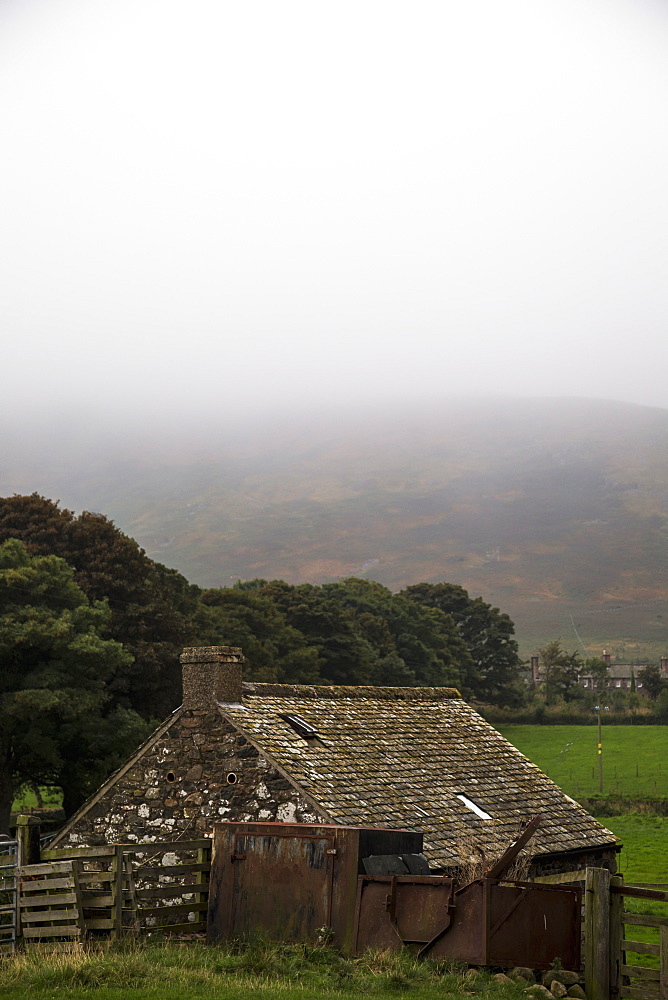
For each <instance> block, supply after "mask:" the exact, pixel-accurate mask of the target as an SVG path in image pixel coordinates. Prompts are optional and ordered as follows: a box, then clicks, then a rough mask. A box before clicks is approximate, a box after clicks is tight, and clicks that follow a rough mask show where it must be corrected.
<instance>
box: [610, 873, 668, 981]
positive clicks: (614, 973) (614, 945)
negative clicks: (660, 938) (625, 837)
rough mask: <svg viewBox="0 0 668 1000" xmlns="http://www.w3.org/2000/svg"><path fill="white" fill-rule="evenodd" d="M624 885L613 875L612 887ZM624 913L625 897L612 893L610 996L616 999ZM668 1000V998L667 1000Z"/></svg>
mask: <svg viewBox="0 0 668 1000" xmlns="http://www.w3.org/2000/svg"><path fill="white" fill-rule="evenodd" d="M623 885H624V878H623V876H622V875H613V876H612V877H611V879H610V887H611V888H612V887H613V886H616V887H617V888H620V889H621V887H622V886H623ZM623 913H624V897H623V896H622V895H621V894H620V893H616V892H611V893H610V996H613V997H616V996H617V994H618V993H619V987H620V985H621V983H620V978H619V966H620V964H621V956H622V938H623V936H624V934H623V929H624V925H623V924H622V915H623ZM667 1000H668V998H667Z"/></svg>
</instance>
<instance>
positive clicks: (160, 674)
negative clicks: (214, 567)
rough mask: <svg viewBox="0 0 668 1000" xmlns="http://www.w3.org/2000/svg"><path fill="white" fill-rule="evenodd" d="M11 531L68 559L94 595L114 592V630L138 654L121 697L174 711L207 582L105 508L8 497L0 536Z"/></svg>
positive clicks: (115, 691)
mask: <svg viewBox="0 0 668 1000" xmlns="http://www.w3.org/2000/svg"><path fill="white" fill-rule="evenodd" d="M7 538H18V539H20V540H21V541H22V542H23V543H24V544H25V546H26V548H27V550H28V552H30V554H32V555H55V556H59V557H60V558H62V559H64V560H65V561H66V562H67V564H68V565H69V566H71V567H72V569H73V570H74V580H75V582H76V583H77V584H78V585H79V587H81V589H82V590H83V591H84V593H85V594H86V595H87V596H88V597H89V598H91V599H92V600H94V601H96V600H102V599H103V598H106V599H107V601H108V603H109V608H110V610H111V615H110V616H109V618H108V622H107V625H106V629H107V633H106V634H107V635H108V636H109V638H112V639H116V640H117V641H118V642H121V643H122V644H123V645H124V646H125V648H126V649H127V650H128V652H129V653H130V654H131V655H130V658H129V660H128V663H127V665H126V666H125V667H124V668H123V669H122V670H119V671H118V672H117V674H116V676H115V677H114V678H113V681H112V682H111V688H110V693H111V697H112V701H113V703H114V704H116V705H118V707H120V708H126V709H134V710H136V711H138V712H139V713H140V714H141V715H143V716H144V717H145V718H147V719H148V718H151V717H155V716H156V715H158V716H164V715H167V714H168V713H169V712H171V711H172V710H173V709H174V708H175V707H176V706H177V705H178V704H179V700H180V676H181V675H180V669H179V653H180V652H181V650H182V648H183V647H184V646H187V645H191V644H192V643H193V642H195V641H198V637H197V625H196V618H197V611H198V608H199V602H198V599H199V594H200V590H199V588H198V587H195V586H193V585H191V584H189V583H188V581H187V580H186V579H185V577H183V576H181V574H180V573H177V572H176V571H175V570H171V569H167V567H165V566H162V565H161V564H160V563H156V562H154V561H153V560H152V559H149V557H148V556H147V555H146V553H145V552H144V550H143V549H142V548H140V546H139V545H138V544H137V542H136V541H135V540H134V539H132V538H129V537H128V536H127V535H125V534H124V533H123V532H122V531H120V530H119V528H117V527H116V525H115V524H114V523H113V521H111V520H109V518H107V517H105V516H104V515H103V514H95V513H91V512H90V511H84V512H83V513H82V514H80V515H79V516H78V517H75V515H74V514H73V513H72V511H70V510H67V509H64V508H63V509H61V508H60V507H59V506H58V501H53V500H48V499H47V498H46V497H42V496H40V495H39V494H37V493H33V494H31V495H30V496H12V497H3V498H0V542H3V541H5V540H6V539H7Z"/></svg>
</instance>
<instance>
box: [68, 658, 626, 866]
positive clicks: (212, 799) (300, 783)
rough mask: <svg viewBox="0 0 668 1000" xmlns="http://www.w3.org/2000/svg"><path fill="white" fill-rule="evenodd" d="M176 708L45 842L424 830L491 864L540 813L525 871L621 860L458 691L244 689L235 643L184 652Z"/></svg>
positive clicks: (459, 854) (437, 846)
mask: <svg viewBox="0 0 668 1000" xmlns="http://www.w3.org/2000/svg"><path fill="white" fill-rule="evenodd" d="M181 663H182V669H183V704H182V705H181V707H180V708H178V709H176V711H175V712H173V713H172V715H171V716H170V717H169V718H168V719H167V720H166V721H165V722H164V723H163V724H162V725H161V726H160V727H159V728H158V729H157V730H156V731H155V732H154V733H153V735H152V736H151V737H150V738H149V739H148V740H147V741H146V742H145V743H144V745H143V746H141V747H140V748H139V749H138V750H137V752H136V753H135V754H134V755H133V756H132V757H131V758H130V759H129V760H128V761H127V763H126V764H125V765H124V766H123V767H121V768H120V769H119V770H118V771H117V772H116V773H115V774H113V775H112V776H111V777H110V778H109V779H108V781H107V782H105V784H104V785H103V786H102V787H101V788H100V789H99V791H98V792H97V793H96V794H95V795H93V796H92V797H91V798H90V799H89V800H88V801H87V802H86V803H85V804H84V805H83V806H82V808H81V809H80V810H79V811H78V812H77V813H76V814H75V815H74V816H72V818H71V819H70V820H69V822H68V823H67V824H66V825H65V826H64V827H63V829H61V830H60V831H59V833H58V834H57V835H56V837H55V838H54V840H53V846H54V847H65V846H83V845H98V844H103V843H153V842H155V841H158V840H167V839H174V838H176V837H178V838H180V839H186V838H189V837H190V838H192V837H194V836H202V835H203V834H209V833H211V831H212V828H213V826H214V824H215V823H217V822H220V821H222V820H234V821H267V822H271V821H278V822H303V823H314V822H318V823H335V824H343V825H354V826H384V827H394V828H400V829H406V830H421V831H423V832H424V845H425V848H424V849H425V854H426V855H427V858H428V859H429V862H430V864H431V866H432V868H433V869H435V870H444V871H451V870H453V869H457V868H459V867H460V865H461V864H462V863H467V862H468V861H469V859H470V858H471V857H472V856H481V854H482V855H484V857H486V858H487V860H488V861H491V860H492V859H493V858H494V857H495V856H498V855H500V854H501V853H502V851H503V850H504V849H505V848H506V847H507V846H508V844H509V843H510V842H511V841H512V840H514V839H515V837H516V835H517V833H518V831H519V829H520V825H521V824H522V823H523V822H524V821H526V820H528V819H529V818H531V817H533V816H535V815H536V814H538V813H540V814H541V815H542V822H541V825H540V827H539V830H538V832H537V834H536V835H535V837H534V838H533V840H532V841H531V849H532V852H533V853H534V868H535V869H536V870H542V871H549V870H553V871H558V870H562V871H565V870H571V869H573V868H578V867H580V866H582V865H584V864H587V863H589V864H596V865H602V864H603V865H607V866H608V867H610V868H612V869H613V870H614V867H615V857H616V845H615V838H614V836H613V834H612V833H610V831H608V830H606V829H605V828H604V827H603V826H601V825H600V824H599V823H598V822H597V821H596V820H595V819H593V817H591V816H590V815H589V814H588V813H587V812H586V811H585V810H584V809H583V808H582V807H581V806H579V805H578V804H577V803H576V802H574V801H573V800H572V799H570V798H569V797H568V796H567V795H564V793H563V792H562V791H561V790H560V789H559V788H558V787H557V785H555V784H554V782H552V781H551V780H550V779H549V778H547V777H546V776H545V775H544V774H543V773H542V772H541V771H540V770H539V769H538V767H536V765H535V764H532V763H531V761H529V760H528V759H527V758H526V757H524V756H523V755H522V754H521V753H520V752H519V751H518V750H516V749H515V748H514V747H513V746H511V744H510V743H508V742H507V741H506V740H505V739H504V738H503V737H502V736H501V735H500V734H499V733H497V732H496V730H495V729H493V728H492V726H490V725H489V724H488V723H487V722H485V721H484V719H482V718H481V716H480V715H478V714H477V712H475V711H474V710H473V709H472V708H470V706H469V705H467V704H466V703H465V702H464V701H463V700H462V698H461V696H460V695H459V693H458V692H457V691H456V690H454V689H451V688H392V687H386V688H384V687H325V686H322V687H321V686H307V685H298V684H259V683H243V680H242V663H243V656H242V654H241V650H240V649H236V648H233V647H228V646H212V647H200V648H193V649H186V650H184V652H183V655H182V656H181Z"/></svg>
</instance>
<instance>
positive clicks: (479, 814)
mask: <svg viewBox="0 0 668 1000" xmlns="http://www.w3.org/2000/svg"><path fill="white" fill-rule="evenodd" d="M457 798H458V799H459V801H460V802H463V803H464V805H465V806H466V808H467V809H470V810H471V812H474V813H475V814H476V816H477V817H478V818H479V819H491V818H492V817H491V816H490V815H489V813H487V812H485V810H484V809H481V808H480V806H477V805H476V804H475V802H472V801H471V799H470V798H469V797H468V795H464V794H463V793H462V792H457Z"/></svg>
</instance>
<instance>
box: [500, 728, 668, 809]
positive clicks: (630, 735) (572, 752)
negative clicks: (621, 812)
mask: <svg viewBox="0 0 668 1000" xmlns="http://www.w3.org/2000/svg"><path fill="white" fill-rule="evenodd" d="M497 728H498V730H499V732H500V733H502V735H503V736H505V738H506V739H507V740H509V742H510V743H512V744H513V746H516V747H517V749H518V750H521V751H522V753H523V754H525V756H527V757H528V758H529V759H530V760H532V761H533V762H534V764H537V765H538V767H539V768H540V769H541V771H543V772H544V773H545V774H547V775H549V777H550V778H552V780H553V781H555V782H556V783H557V784H558V785H559V786H560V787H561V788H563V790H564V791H565V792H566V794H567V795H570V796H572V797H573V798H574V799H579V798H583V797H586V796H590V795H594V794H596V793H597V792H598V790H599V782H598V756H597V745H598V727H597V726H596V724H595V723H594V724H592V725H591V726H514V725H510V726H497ZM601 728H602V737H603V738H602V743H603V792H604V793H611V792H618V793H619V794H621V795H624V796H629V797H632V798H649V799H652V798H664V797H668V726H606V725H604V726H602V727H601Z"/></svg>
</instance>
